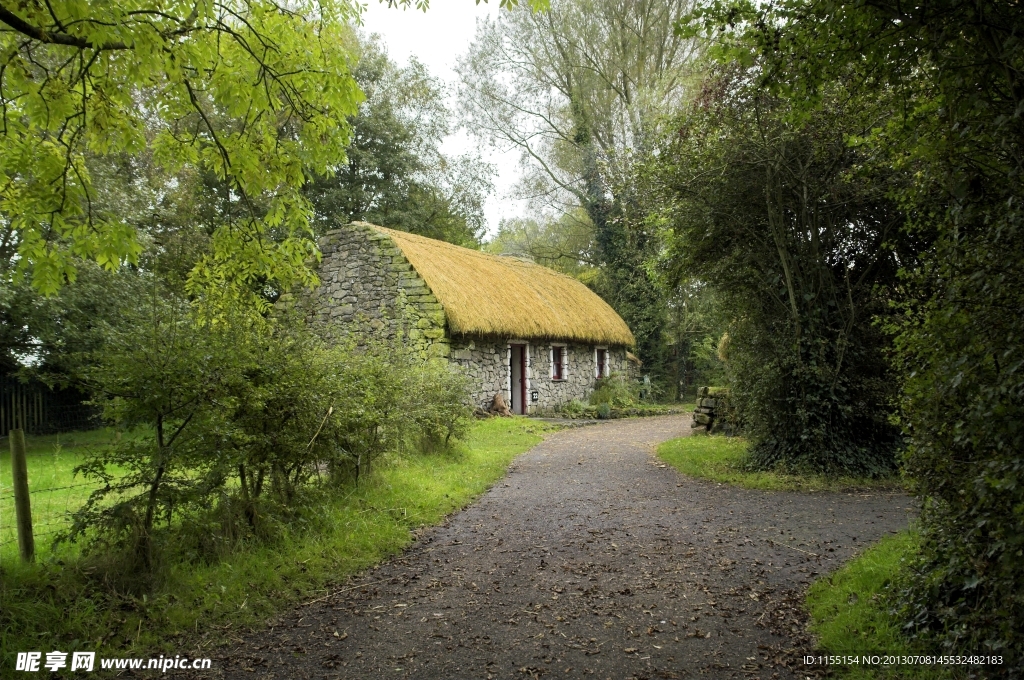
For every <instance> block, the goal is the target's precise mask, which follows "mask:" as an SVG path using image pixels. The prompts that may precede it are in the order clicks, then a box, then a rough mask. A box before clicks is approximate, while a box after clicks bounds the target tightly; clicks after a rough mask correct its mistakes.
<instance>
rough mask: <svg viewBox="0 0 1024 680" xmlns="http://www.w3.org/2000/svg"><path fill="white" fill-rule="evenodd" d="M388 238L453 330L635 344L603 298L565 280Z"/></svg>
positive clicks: (514, 262) (516, 262)
mask: <svg viewBox="0 0 1024 680" xmlns="http://www.w3.org/2000/svg"><path fill="white" fill-rule="evenodd" d="M368 226H372V227H373V228H374V229H377V230H378V231H380V232H381V233H383V234H386V235H387V236H389V237H390V238H391V239H392V240H393V241H394V242H395V245H397V246H398V248H399V249H400V250H401V251H402V254H403V255H405V257H406V259H407V260H409V263H410V264H411V265H412V266H413V267H414V268H415V269H416V271H417V273H419V275H420V276H421V277H422V278H423V280H424V282H426V284H427V286H428V287H429V288H430V290H431V292H432V293H433V294H434V297H436V298H437V300H438V302H440V303H441V306H442V307H444V311H445V316H446V317H447V319H448V326H449V328H450V330H451V332H452V333H453V334H456V335H499V336H503V337H512V338H523V339H524V340H525V339H532V338H536V339H547V340H566V341H579V342H586V343H594V344H606V345H628V346H632V345H634V344H635V341H634V339H633V334H632V333H631V332H630V330H629V327H628V326H626V323H625V322H624V321H623V320H622V318H621V317H619V315H618V314H616V313H615V310H613V309H612V308H611V307H610V306H609V305H608V303H607V302H605V301H604V300H602V299H601V298H600V297H598V296H597V295H596V294H595V293H594V292H593V291H592V290H590V289H589V288H587V287H586V286H584V285H583V284H582V283H580V282H579V281H577V280H576V279H573V278H571V277H568V276H565V275H564V274H559V273H558V272H556V271H553V270H551V269H548V268H547V267H542V266H541V265H538V264H534V263H533V262H528V261H525V260H521V259H518V258H510V257H498V256H496V255H490V254H487V253H482V252H480V251H478V250H470V249H469V248H462V247H460V246H455V245H452V244H450V243H445V242H443V241H437V240H435V239H431V238H426V237H423V236H417V235H415V234H409V233H407V232H404V231H395V230H393V229H385V228H384V227H378V226H376V225H368Z"/></svg>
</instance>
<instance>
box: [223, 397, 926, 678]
mask: <svg viewBox="0 0 1024 680" xmlns="http://www.w3.org/2000/svg"><path fill="white" fill-rule="evenodd" d="M689 420H690V418H689V416H667V417H662V418H648V419H638V420H619V421H611V422H608V423H605V424H601V425H596V426H591V427H586V428H582V429H575V430H565V431H561V432H558V433H555V434H553V435H551V436H550V437H548V439H547V440H545V441H544V442H543V443H541V444H540V445H538V446H537V447H535V448H534V449H532V450H531V451H529V452H528V453H525V454H523V455H522V456H520V457H519V458H518V459H517V460H516V462H515V463H514V465H513V466H512V468H511V471H510V473H509V475H508V476H507V477H506V478H505V479H503V480H501V481H499V482H498V483H497V484H496V485H495V486H494V488H492V489H491V490H490V491H489V492H488V493H487V494H485V495H484V496H483V497H482V498H481V499H480V500H479V501H478V502H477V503H475V504H474V505H473V506H472V507H470V508H468V509H466V510H465V511H463V512H461V513H458V514H457V515H454V516H452V517H451V518H450V519H449V521H448V522H447V523H446V524H444V525H443V526H440V527H437V528H435V529H431V530H429V531H427V532H426V533H424V535H423V536H422V537H421V539H420V540H419V541H418V542H416V543H415V544H414V545H413V546H412V547H411V548H410V549H409V550H408V551H406V552H405V553H403V554H402V555H400V556H398V557H396V558H394V559H393V560H391V561H389V562H388V563H386V564H383V565H381V566H380V567H378V568H375V569H373V570H371V571H369V572H367V573H365V574H363V575H362V576H360V577H359V578H358V579H356V580H355V581H353V582H352V583H351V584H349V585H350V586H357V587H355V588H352V589H350V590H347V591H346V592H343V593H340V594H338V595H335V596H333V597H331V598H329V599H327V600H325V601H323V602H319V603H317V604H313V605H310V606H305V607H301V608H298V609H296V610H295V611H293V612H291V613H289V614H287V615H285V616H283V617H281V618H280V619H279V620H278V621H276V622H275V623H274V625H273V628H272V629H270V630H267V631H264V632H262V633H257V634H255V635H253V636H251V637H250V638H249V639H247V640H246V641H245V643H244V644H239V645H238V646H237V647H235V648H233V649H227V650H224V652H225V654H226V656H224V657H221V659H218V664H217V665H218V666H220V671H221V672H222V673H223V675H224V677H228V678H247V679H255V678H317V679H319V678H444V679H461V678H520V679H521V678H529V677H544V678H601V679H604V678H610V679H613V680H620V679H623V678H651V679H654V678H685V677H695V676H703V677H708V678H731V677H736V678H773V677H780V678H789V677H803V674H796V671H799V670H800V668H799V663H798V662H796V661H795V659H796V658H797V657H798V655H800V654H802V653H810V652H811V651H812V649H811V646H810V642H809V641H808V640H807V639H806V636H805V633H804V632H803V619H802V613H801V612H800V610H799V606H798V605H799V601H800V594H801V593H802V591H803V589H804V588H805V587H806V584H807V583H809V582H810V581H811V580H813V579H814V577H815V576H817V575H818V574H821V573H826V572H828V571H830V570H833V569H835V568H836V567H838V566H839V565H840V564H841V563H842V562H843V561H845V560H847V559H849V558H850V557H851V556H852V555H853V554H855V553H856V552H857V551H859V550H860V549H862V548H863V547H865V546H866V545H867V544H869V543H871V542H873V541H875V540H877V539H878V538H880V537H881V536H883V535H884V534H886V533H888V532H891V531H895V530H898V529H900V528H902V527H904V526H906V524H907V522H908V521H909V519H910V517H911V516H912V515H913V509H912V507H913V506H912V503H911V501H910V500H909V499H908V498H907V497H905V496H903V495H899V494H886V493H877V492H876V493H860V494H826V493H814V494H802V493H783V492H764V491H749V490H745V489H737V488H732V487H728V486H721V485H717V484H714V483H710V482H705V481H700V480H695V479H690V478H686V477H683V476H681V475H679V474H678V473H677V472H676V471H675V470H674V469H672V468H670V467H666V466H665V465H663V464H661V463H660V461H658V460H657V458H656V457H655V456H654V447H655V445H656V444H657V443H658V442H662V441H665V440H667V439H672V438H674V437H679V436H683V435H686V434H688V433H689V430H690V428H689ZM787 664H788V665H787Z"/></svg>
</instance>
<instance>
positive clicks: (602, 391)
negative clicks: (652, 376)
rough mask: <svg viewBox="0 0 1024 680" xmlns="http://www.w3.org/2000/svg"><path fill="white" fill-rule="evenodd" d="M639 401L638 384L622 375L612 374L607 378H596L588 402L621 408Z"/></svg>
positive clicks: (593, 404)
mask: <svg viewBox="0 0 1024 680" xmlns="http://www.w3.org/2000/svg"><path fill="white" fill-rule="evenodd" d="M639 401H640V385H639V384H638V383H635V382H632V381H630V380H628V379H626V377H625V376H624V375H620V374H618V373H615V374H612V375H610V376H608V377H607V378H598V379H597V381H596V382H595V383H594V391H593V393H591V395H590V404H591V405H592V406H600V405H601V404H608V406H614V407H617V408H622V407H625V406H633V405H635V404H637V403H639Z"/></svg>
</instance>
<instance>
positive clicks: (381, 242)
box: [313, 224, 627, 411]
mask: <svg viewBox="0 0 1024 680" xmlns="http://www.w3.org/2000/svg"><path fill="white" fill-rule="evenodd" d="M319 245H320V250H321V252H322V253H323V260H322V261H321V263H320V270H319V274H320V287H319V288H318V289H317V291H316V292H315V294H314V300H313V302H314V305H313V309H314V310H315V311H314V312H313V316H314V317H315V319H316V320H317V321H318V322H319V323H321V324H323V325H324V326H325V327H326V328H327V329H328V331H329V333H330V334H331V335H332V336H334V337H335V338H339V339H340V338H342V337H344V336H346V335H348V334H351V333H356V334H367V335H370V336H373V337H377V338H380V339H382V340H386V341H387V340H395V339H401V341H402V342H403V344H405V345H407V346H409V347H410V348H411V349H412V350H413V351H414V352H416V353H417V354H418V355H419V356H420V357H422V358H423V359H428V358H432V357H447V358H448V359H449V360H450V361H451V362H452V363H453V364H454V365H456V366H458V367H459V368H460V369H461V370H462V371H463V372H464V373H465V375H466V376H467V377H468V378H469V385H470V391H471V404H472V405H473V406H479V407H481V408H485V409H486V408H488V407H490V405H491V401H492V400H493V399H494V395H495V393H497V392H501V393H502V394H503V395H505V398H506V399H508V397H509V392H508V389H509V384H508V383H509V375H508V373H509V366H508V362H509V349H508V345H509V342H510V341H509V339H508V338H493V337H491V338H469V337H456V338H450V337H449V336H448V334H447V325H446V320H445V316H444V309H443V308H442V306H441V304H440V303H439V302H438V300H437V298H436V297H434V295H433V294H432V293H431V292H430V289H429V288H428V286H427V284H426V283H425V282H424V281H423V279H422V278H421V277H420V275H419V274H417V273H416V271H415V270H414V269H413V268H412V265H411V264H409V261H408V260H407V259H406V258H405V256H404V255H403V254H402V252H401V250H400V249H399V248H398V246H396V245H395V244H394V242H393V241H392V240H391V239H390V238H389V237H388V236H386V235H384V234H382V233H380V232H378V231H377V230H375V229H373V228H372V227H369V226H365V225H361V224H350V225H346V226H344V227H342V228H340V229H334V230H332V231H329V232H328V233H327V234H326V235H325V236H324V237H323V238H322V239H320V244H319ZM513 342H516V343H521V342H523V341H522V340H513ZM550 347H551V343H550V342H546V341H545V342H540V341H531V342H529V350H530V356H529V360H528V366H529V375H530V390H529V391H530V392H537V393H538V397H539V399H538V401H536V402H532V401H530V400H529V397H530V394H529V393H528V394H527V401H528V406H529V408H530V410H531V411H535V410H551V409H554V408H555V407H557V406H560V405H561V404H565V403H568V402H570V401H572V400H573V399H578V400H580V401H586V400H587V399H589V398H590V393H591V392H592V391H593V385H594V346H593V345H584V344H578V343H568V344H566V345H565V347H566V356H567V363H568V366H567V370H566V379H565V380H561V381H553V380H552V379H551V355H550V352H549V350H550ZM608 363H609V369H610V370H611V372H613V373H624V372H625V371H626V370H627V361H626V351H625V349H624V348H621V347H618V348H614V347H613V348H609V353H608Z"/></svg>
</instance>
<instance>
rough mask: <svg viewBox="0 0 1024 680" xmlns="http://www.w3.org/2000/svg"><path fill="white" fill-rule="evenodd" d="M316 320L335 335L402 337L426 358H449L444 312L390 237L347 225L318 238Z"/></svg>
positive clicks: (370, 229) (392, 339)
mask: <svg viewBox="0 0 1024 680" xmlns="http://www.w3.org/2000/svg"><path fill="white" fill-rule="evenodd" d="M319 245H320V251H321V253H323V259H322V260H321V263H320V269H319V274H320V287H319V288H318V289H317V291H316V293H315V310H316V311H315V316H316V318H317V320H318V321H319V322H320V323H322V324H324V325H325V326H326V327H327V328H328V329H329V332H330V333H331V335H332V336H334V337H337V338H341V337H344V336H346V335H348V334H351V333H355V334H358V335H363V334H365V335H369V336H371V337H376V338H379V339H380V340H383V341H395V340H397V339H399V338H401V339H402V342H404V343H407V344H408V345H409V346H410V347H411V348H412V350H413V351H414V352H416V353H418V354H419V355H420V356H421V357H423V358H424V359H426V358H431V357H446V356H448V352H449V346H450V343H449V340H448V334H447V330H446V325H447V322H446V319H445V316H444V309H443V308H442V306H441V304H440V302H438V300H437V298H436V297H434V295H433V294H432V293H431V292H430V288H429V287H428V286H427V284H426V282H425V281H424V280H423V279H422V278H421V277H420V275H419V274H418V273H417V272H416V270H415V269H414V268H413V266H412V265H411V264H410V263H409V261H408V260H407V259H406V258H405V256H404V255H403V254H402V251H401V250H400V249H399V248H398V246H397V245H395V243H394V241H392V240H391V238H390V237H388V236H386V235H385V234H382V233H380V232H378V231H376V230H375V229H372V228H371V227H368V226H364V225H346V226H345V227H342V228H339V229H335V230H332V231H330V232H328V233H327V234H326V235H325V236H324V237H323V238H322V239H321V240H320V243H319Z"/></svg>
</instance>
